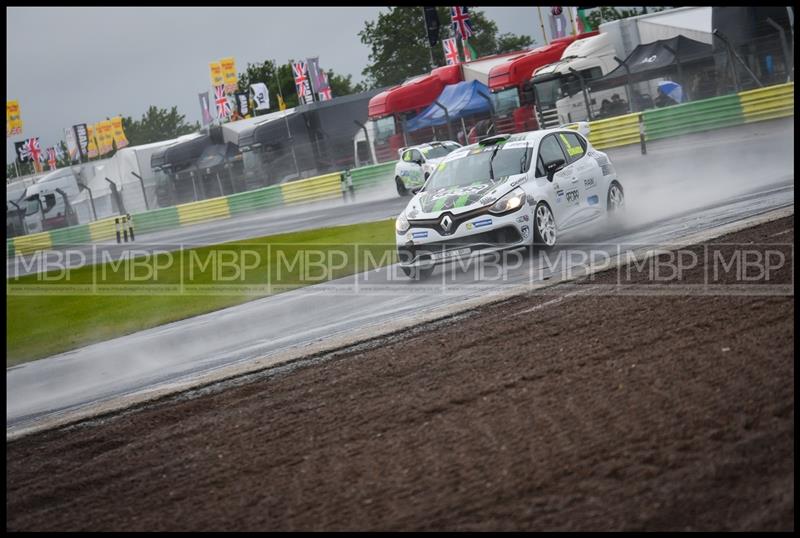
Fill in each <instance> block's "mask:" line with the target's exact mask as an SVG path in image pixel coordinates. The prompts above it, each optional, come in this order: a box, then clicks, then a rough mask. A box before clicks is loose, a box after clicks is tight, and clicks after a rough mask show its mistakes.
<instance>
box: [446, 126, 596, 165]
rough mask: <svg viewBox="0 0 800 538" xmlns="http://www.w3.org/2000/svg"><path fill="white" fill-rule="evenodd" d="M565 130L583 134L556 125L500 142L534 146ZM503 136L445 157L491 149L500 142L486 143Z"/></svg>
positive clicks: (513, 136)
mask: <svg viewBox="0 0 800 538" xmlns="http://www.w3.org/2000/svg"><path fill="white" fill-rule="evenodd" d="M564 132H567V133H575V134H578V135H581V133H580V132H578V131H575V130H573V129H569V128H564V127H554V128H552V129H539V130H536V131H528V132H525V133H516V134H512V135H507V136H508V138H506V140H505V141H502V142H499V143H500V144H501V145H502V146H505V147H506V148H509V149H511V148H516V147H520V148H521V147H525V146H529V147H532V146H535V145H536V143H537V142H539V140H541V139H542V138H544V137H545V136H546V135H549V134H551V133H564ZM503 136H506V135H498V136H493V137H490V138H489V139H484V140H482V141H481V142H477V143H475V144H470V145H469V146H463V147H460V148H458V149H457V150H454V151H453V152H451V153H449V154H448V155H447V156H446V157H445V159H444V160H445V161H451V160H454V159H460V158H461V157H464V156H465V155H468V154H470V153H471V152H473V151H474V150H476V149H479V148H480V149H483V148H485V149H486V150H489V149H490V148H492V147H494V146H495V145H496V143H498V142H495V143H492V144H491V145H486V144H485V143H486V142H487V141H492V142H494V139H498V138H501V137H503ZM584 138H586V137H585V136H584Z"/></svg>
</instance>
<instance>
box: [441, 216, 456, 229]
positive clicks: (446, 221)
mask: <svg viewBox="0 0 800 538" xmlns="http://www.w3.org/2000/svg"><path fill="white" fill-rule="evenodd" d="M452 225H453V219H451V218H450V215H445V216H444V217H442V220H440V221H439V226H441V227H442V231H443V232H444V233H448V232H449V231H450V227H451V226H452Z"/></svg>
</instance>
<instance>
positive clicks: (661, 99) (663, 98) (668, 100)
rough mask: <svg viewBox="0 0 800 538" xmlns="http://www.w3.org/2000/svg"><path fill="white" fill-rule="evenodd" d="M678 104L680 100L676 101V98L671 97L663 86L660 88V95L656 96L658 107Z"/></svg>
mask: <svg viewBox="0 0 800 538" xmlns="http://www.w3.org/2000/svg"><path fill="white" fill-rule="evenodd" d="M677 104H678V102H677V101H675V99H673V98H672V97H670V96H669V95H667V94H666V93H664V90H662V89H661V88H659V89H658V97H656V106H657V107H658V108H662V107H665V106H672V105H677Z"/></svg>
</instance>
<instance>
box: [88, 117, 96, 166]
mask: <svg viewBox="0 0 800 538" xmlns="http://www.w3.org/2000/svg"><path fill="white" fill-rule="evenodd" d="M86 131H87V134H88V135H89V158H90V159H92V158H94V157H97V142H96V141H95V134H94V125H88V124H87V125H86Z"/></svg>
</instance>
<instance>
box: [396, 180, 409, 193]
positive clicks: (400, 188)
mask: <svg viewBox="0 0 800 538" xmlns="http://www.w3.org/2000/svg"><path fill="white" fill-rule="evenodd" d="M394 182H395V184H397V194H399V195H400V196H406V195H407V194H408V189H406V185H405V183H403V180H402V179H400V178H399V177H396V178H394Z"/></svg>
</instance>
